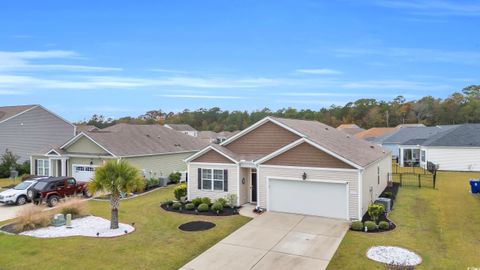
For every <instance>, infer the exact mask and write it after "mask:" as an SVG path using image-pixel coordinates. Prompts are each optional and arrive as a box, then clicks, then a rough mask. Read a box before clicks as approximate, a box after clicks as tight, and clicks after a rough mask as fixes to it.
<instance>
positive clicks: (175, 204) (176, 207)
mask: <svg viewBox="0 0 480 270" xmlns="http://www.w3.org/2000/svg"><path fill="white" fill-rule="evenodd" d="M172 208H173V209H175V210H179V209H180V208H182V204H181V203H179V202H175V203H173V205H172Z"/></svg>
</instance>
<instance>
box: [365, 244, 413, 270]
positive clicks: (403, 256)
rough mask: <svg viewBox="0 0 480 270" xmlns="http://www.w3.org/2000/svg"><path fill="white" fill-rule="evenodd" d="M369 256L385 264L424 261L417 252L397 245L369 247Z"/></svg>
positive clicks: (406, 263)
mask: <svg viewBox="0 0 480 270" xmlns="http://www.w3.org/2000/svg"><path fill="white" fill-rule="evenodd" d="M366 255H367V257H368V258H369V259H371V260H373V261H376V262H381V263H385V264H392V265H401V266H415V265H419V264H421V263H422V258H421V257H420V256H419V255H417V254H416V253H415V252H413V251H410V250H408V249H405V248H401V247H395V246H374V247H371V248H369V249H368V251H367V254H366Z"/></svg>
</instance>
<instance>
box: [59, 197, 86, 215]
mask: <svg viewBox="0 0 480 270" xmlns="http://www.w3.org/2000/svg"><path fill="white" fill-rule="evenodd" d="M58 208H59V209H60V213H62V214H63V215H65V216H66V215H67V214H71V215H72V218H78V217H83V216H86V215H88V208H87V204H86V202H85V200H82V199H79V198H69V199H67V200H66V201H64V202H61V203H60V204H59V205H58Z"/></svg>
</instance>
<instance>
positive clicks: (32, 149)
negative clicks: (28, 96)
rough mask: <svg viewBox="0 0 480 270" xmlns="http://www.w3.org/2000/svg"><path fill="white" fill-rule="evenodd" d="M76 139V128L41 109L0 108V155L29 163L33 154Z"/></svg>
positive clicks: (32, 106) (27, 107)
mask: <svg viewBox="0 0 480 270" xmlns="http://www.w3.org/2000/svg"><path fill="white" fill-rule="evenodd" d="M73 136H75V126H74V125H73V124H72V123H70V122H69V121H67V120H65V119H63V118H62V117H60V116H58V115H57V114H55V113H53V112H51V111H49V110H47V109H46V108H44V107H43V106H41V105H22V106H6V107H0V154H3V153H4V152H5V150H7V149H8V150H9V151H11V152H12V153H14V154H15V155H18V156H19V157H20V160H19V161H20V162H23V161H27V160H29V158H30V156H31V155H32V154H33V153H37V152H38V151H39V150H41V149H43V148H45V147H48V146H52V145H57V144H60V143H62V142H65V141H67V140H68V139H70V138H72V137H73Z"/></svg>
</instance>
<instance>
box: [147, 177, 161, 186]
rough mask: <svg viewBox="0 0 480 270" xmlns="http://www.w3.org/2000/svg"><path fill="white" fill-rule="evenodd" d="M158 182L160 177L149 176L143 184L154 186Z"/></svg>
mask: <svg viewBox="0 0 480 270" xmlns="http://www.w3.org/2000/svg"><path fill="white" fill-rule="evenodd" d="M158 184H160V179H158V178H149V179H146V180H145V185H146V186H147V188H152V187H156V186H158Z"/></svg>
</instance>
